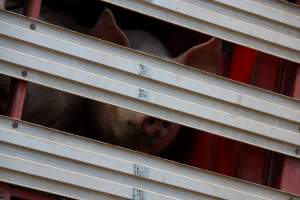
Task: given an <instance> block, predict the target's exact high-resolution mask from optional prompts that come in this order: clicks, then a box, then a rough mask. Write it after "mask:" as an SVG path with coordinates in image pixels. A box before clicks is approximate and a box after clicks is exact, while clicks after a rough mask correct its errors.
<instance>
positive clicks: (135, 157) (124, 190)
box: [0, 116, 295, 200]
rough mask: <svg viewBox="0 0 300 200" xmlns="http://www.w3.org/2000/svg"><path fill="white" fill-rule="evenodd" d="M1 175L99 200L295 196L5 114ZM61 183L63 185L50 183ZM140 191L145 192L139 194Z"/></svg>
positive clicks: (0, 130)
mask: <svg viewBox="0 0 300 200" xmlns="http://www.w3.org/2000/svg"><path fill="white" fill-rule="evenodd" d="M14 123H18V126H15V125H14V126H13V124H14ZM16 127H17V128H16ZM31 177H32V180H31V179H30V178H31ZM0 180H1V181H5V182H10V183H13V184H17V185H23V186H27V187H32V188H35V189H40V190H43V191H46V192H50V193H55V194H60V195H63V196H66V197H72V198H79V197H80V195H82V194H80V192H75V193H73V192H74V188H78V191H84V193H85V194H87V196H86V197H85V198H84V199H96V197H97V198H99V195H100V196H101V195H103V193H105V194H106V195H114V196H115V197H121V198H125V199H136V200H138V199H139V200H142V199H144V200H147V199H149V200H150V199H185V200H189V199H232V200H234V199H244V200H250V199H253V200H256V199H257V200H263V199H273V200H277V199H278V200H279V199H280V200H289V199H291V198H294V197H295V196H293V195H291V194H287V193H284V192H280V191H277V190H272V189H270V188H266V187H262V186H258V185H255V184H250V183H247V182H244V181H240V180H237V179H233V178H229V177H225V176H220V175H217V174H214V173H210V172H207V171H204V170H198V169H194V168H191V167H188V166H185V165H181V164H176V163H174V162H169V161H166V160H163V159H159V158H156V157H152V156H149V155H144V154H141V153H137V152H134V151H130V150H125V149H122V148H118V147H114V146H112V145H106V144H103V143H99V142H95V141H91V140H88V139H85V138H80V137H78V136H73V135H70V134H66V133H62V132H58V131H54V130H51V129H47V128H43V127H40V126H36V125H33V124H29V123H25V122H16V121H15V120H12V119H9V118H6V117H3V116H0ZM25 180H26V181H25ZM27 181H28V182H27ZM56 182H57V185H58V186H61V188H57V187H46V186H49V185H53V184H56ZM88 191H91V193H90V194H89V192H88ZM137 193H139V194H140V195H141V196H140V197H136V194H137ZM111 198H112V197H111Z"/></svg>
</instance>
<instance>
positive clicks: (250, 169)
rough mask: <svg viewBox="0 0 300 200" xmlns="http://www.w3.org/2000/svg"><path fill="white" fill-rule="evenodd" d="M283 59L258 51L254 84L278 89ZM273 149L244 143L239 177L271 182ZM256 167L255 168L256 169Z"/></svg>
mask: <svg viewBox="0 0 300 200" xmlns="http://www.w3.org/2000/svg"><path fill="white" fill-rule="evenodd" d="M280 61H281V59H279V58H277V57H274V56H271V55H268V54H265V53H261V52H257V56H256V63H255V69H254V73H253V79H252V84H253V85H255V86H257V87H260V88H264V89H267V90H271V91H276V90H277V81H278V80H280V77H279V74H280V73H279V71H280V70H279V68H280V63H281V62H280ZM272 155H273V153H272V152H271V151H267V150H264V149H262V148H257V147H254V146H251V145H244V147H243V150H242V153H241V160H240V163H239V170H238V178H241V179H244V180H247V181H251V182H255V183H258V184H264V185H268V184H269V176H270V175H271V176H272V175H273V174H271V173H272V171H270V163H272V162H271V159H273V158H272ZM254 169H255V170H254Z"/></svg>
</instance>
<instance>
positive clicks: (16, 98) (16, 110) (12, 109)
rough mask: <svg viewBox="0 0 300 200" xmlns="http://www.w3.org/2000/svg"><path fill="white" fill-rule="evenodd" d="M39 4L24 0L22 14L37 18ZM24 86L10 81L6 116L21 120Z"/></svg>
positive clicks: (39, 2) (23, 82)
mask: <svg viewBox="0 0 300 200" xmlns="http://www.w3.org/2000/svg"><path fill="white" fill-rule="evenodd" d="M41 4H42V1H41V0H26V1H25V9H24V14H25V15H26V16H28V17H32V18H38V17H39V14H40V9H41ZM26 85H27V83H26V82H25V81H22V80H18V79H14V78H13V79H12V80H11V87H10V104H9V109H8V116H10V117H13V118H15V119H21V118H22V112H23V107H24V101H25V97H26Z"/></svg>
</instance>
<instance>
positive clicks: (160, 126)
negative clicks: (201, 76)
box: [89, 9, 221, 155]
mask: <svg viewBox="0 0 300 200" xmlns="http://www.w3.org/2000/svg"><path fill="white" fill-rule="evenodd" d="M91 35H92V36H94V37H97V38H100V39H103V40H106V41H109V42H113V43H116V44H119V45H122V46H125V47H130V48H133V49H135V50H138V51H142V52H145V53H148V54H152V55H156V56H159V57H162V58H166V59H171V54H170V53H169V52H168V50H167V49H166V48H165V47H164V46H163V44H162V43H161V42H160V41H159V40H158V39H157V38H156V37H154V36H153V35H151V34H150V33H148V32H144V31H139V30H125V31H122V30H121V29H120V28H119V26H118V25H117V23H116V20H115V18H114V16H113V13H112V12H111V11H110V10H109V9H105V10H104V11H103V13H102V15H101V17H100V19H99V21H98V22H97V24H96V25H95V27H94V29H93V30H92V31H91ZM220 44H221V43H220V40H217V39H216V38H213V39H212V40H211V41H208V42H207V44H204V45H203V44H202V45H198V46H195V47H193V48H191V49H189V50H188V51H187V52H185V53H183V54H181V55H180V56H178V57H177V58H173V59H174V60H175V61H176V62H179V63H182V64H186V65H189V66H192V67H195V68H199V67H200V69H203V70H206V71H209V72H211V73H217V67H218V66H219V63H218V60H219V59H218V58H217V57H219V56H220V53H219V52H221V51H220V47H221V46H220ZM89 112H90V113H91V116H92V118H91V120H92V123H93V124H94V125H95V133H96V135H97V136H98V137H99V138H100V139H101V140H104V141H106V142H109V143H112V144H116V145H119V146H123V147H127V148H131V149H134V150H138V151H141V152H144V153H148V154H153V155H157V154H159V153H161V152H162V151H163V150H164V149H166V148H167V147H168V146H169V145H170V144H172V142H173V141H174V140H175V138H176V136H177V134H178V132H179V130H180V125H178V124H176V123H171V122H168V121H165V120H161V119H157V118H155V117H151V116H147V115H145V114H141V113H137V112H134V111H131V110H127V109H124V108H119V107H115V106H112V105H109V104H103V103H99V102H92V103H90V106H89Z"/></svg>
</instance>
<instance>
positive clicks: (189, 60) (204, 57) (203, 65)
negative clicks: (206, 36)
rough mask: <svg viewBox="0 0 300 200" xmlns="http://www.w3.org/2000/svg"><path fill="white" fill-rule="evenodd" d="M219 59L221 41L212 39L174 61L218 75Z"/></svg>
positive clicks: (220, 57)
mask: <svg viewBox="0 0 300 200" xmlns="http://www.w3.org/2000/svg"><path fill="white" fill-rule="evenodd" d="M221 59H222V40H220V39H218V38H215V37H213V38H212V39H210V40H209V41H207V42H205V43H203V44H200V45H197V46H194V47H192V48H191V49H189V50H187V51H186V52H184V53H183V54H181V55H180V56H178V57H177V58H175V61H176V62H179V63H181V64H185V65H188V66H191V67H194V68H196V69H200V70H203V71H208V72H211V73H214V74H218V73H219V68H220V64H221Z"/></svg>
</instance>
